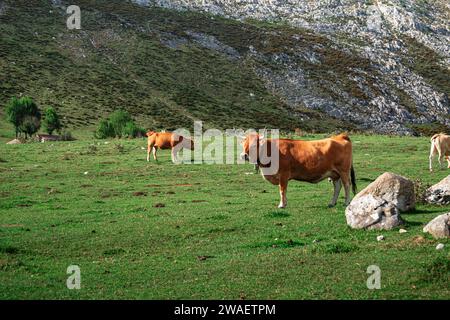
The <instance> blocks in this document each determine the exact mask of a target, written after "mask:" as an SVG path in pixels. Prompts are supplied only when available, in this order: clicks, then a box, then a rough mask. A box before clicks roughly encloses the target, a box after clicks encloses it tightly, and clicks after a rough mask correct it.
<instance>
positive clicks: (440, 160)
mask: <svg viewBox="0 0 450 320" xmlns="http://www.w3.org/2000/svg"><path fill="white" fill-rule="evenodd" d="M438 155H439V158H438V161H439V169H441V170H442V159H444V157H443V156H442V154H441V152H440V150H439V149H438Z"/></svg>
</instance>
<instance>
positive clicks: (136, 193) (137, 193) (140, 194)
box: [133, 191, 147, 197]
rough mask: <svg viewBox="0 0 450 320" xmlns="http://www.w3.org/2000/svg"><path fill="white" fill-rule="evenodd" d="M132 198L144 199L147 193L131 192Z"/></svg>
mask: <svg viewBox="0 0 450 320" xmlns="http://www.w3.org/2000/svg"><path fill="white" fill-rule="evenodd" d="M133 196H135V197H146V196H147V192H143V191H135V192H133Z"/></svg>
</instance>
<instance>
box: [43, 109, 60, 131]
mask: <svg viewBox="0 0 450 320" xmlns="http://www.w3.org/2000/svg"><path fill="white" fill-rule="evenodd" d="M42 126H43V127H44V129H45V131H46V132H47V133H48V134H53V131H55V130H56V131H58V132H59V131H60V130H61V128H62V124H61V121H60V120H59V116H58V114H57V113H56V111H55V109H53V108H52V107H49V108H47V110H45V113H44V120H43V121H42Z"/></svg>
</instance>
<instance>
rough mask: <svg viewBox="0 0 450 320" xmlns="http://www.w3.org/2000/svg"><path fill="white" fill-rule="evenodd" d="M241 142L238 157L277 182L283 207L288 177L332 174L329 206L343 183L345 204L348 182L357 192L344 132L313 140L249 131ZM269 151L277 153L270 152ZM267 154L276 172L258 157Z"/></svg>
mask: <svg viewBox="0 0 450 320" xmlns="http://www.w3.org/2000/svg"><path fill="white" fill-rule="evenodd" d="M242 146H243V152H242V154H241V158H242V159H245V160H247V161H250V162H251V163H254V164H257V165H258V166H259V168H260V170H261V174H262V175H263V177H264V178H265V179H266V180H267V181H269V182H271V183H272V184H275V185H278V186H279V189H280V198H281V199H280V204H279V206H278V208H285V207H286V205H287V198H286V191H287V185H288V181H289V180H298V181H306V182H310V183H318V182H320V181H322V180H324V179H326V178H331V180H332V181H333V185H334V195H333V198H332V200H331V202H330V204H329V207H334V206H335V205H336V202H337V198H338V196H339V193H340V190H341V187H342V185H344V190H345V204H346V205H348V204H349V202H350V185H352V189H353V193H356V179H355V171H354V170H353V159H352V143H351V141H350V138H349V137H348V135H346V134H340V135H337V136H334V137H331V138H328V139H322V140H315V141H301V140H291V139H264V137H263V136H260V135H258V134H250V135H248V136H247V137H244V140H243V141H242ZM272 150H274V151H272ZM271 152H272V153H273V152H275V153H276V154H274V155H273V154H270V153H271ZM267 155H268V158H272V159H277V160H276V161H278V167H277V170H276V171H275V172H274V171H271V172H270V173H269V171H268V167H269V166H270V165H271V164H267V163H266V164H264V163H262V161H261V158H264V156H266V158H267ZM273 156H275V157H273ZM277 157H278V158H277ZM270 170H273V168H270Z"/></svg>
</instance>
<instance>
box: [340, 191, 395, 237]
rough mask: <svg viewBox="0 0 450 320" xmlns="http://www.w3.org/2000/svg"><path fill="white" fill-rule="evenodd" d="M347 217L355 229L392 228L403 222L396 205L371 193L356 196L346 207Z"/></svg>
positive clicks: (348, 222) (349, 223)
mask: <svg viewBox="0 0 450 320" xmlns="http://www.w3.org/2000/svg"><path fill="white" fill-rule="evenodd" d="M345 218H346V220H347V224H348V225H349V226H350V227H352V228H353V229H369V230H371V229H378V230H390V229H392V228H395V227H397V226H399V225H401V224H402V223H403V220H402V219H401V217H400V213H399V210H398V209H397V207H396V206H395V205H393V204H392V203H389V202H388V201H386V200H384V199H381V198H380V197H377V196H373V195H371V194H367V195H364V196H362V197H358V198H356V197H355V199H353V200H352V202H350V204H349V205H348V207H347V208H346V209H345Z"/></svg>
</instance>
